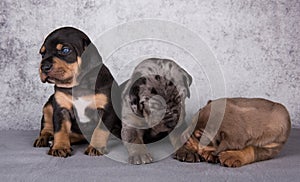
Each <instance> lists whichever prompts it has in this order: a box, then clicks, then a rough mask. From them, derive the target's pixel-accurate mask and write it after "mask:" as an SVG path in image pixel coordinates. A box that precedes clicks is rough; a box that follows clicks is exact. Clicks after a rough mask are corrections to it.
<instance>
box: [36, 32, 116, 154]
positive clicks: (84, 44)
mask: <svg viewBox="0 0 300 182" xmlns="http://www.w3.org/2000/svg"><path fill="white" fill-rule="evenodd" d="M40 54H41V55H42V61H41V64H40V70H39V71H40V78H41V81H42V82H43V83H45V82H48V83H51V84H54V85H55V86H54V90H55V93H54V94H53V95H52V96H51V97H50V99H49V100H48V102H47V103H46V104H45V106H44V109H43V117H42V123H41V132H40V136H39V137H38V138H37V139H36V141H35V142H34V147H47V146H48V143H49V141H51V140H52V139H53V144H52V146H51V148H50V150H49V152H48V154H49V155H52V156H58V157H68V156H70V155H71V144H72V143H74V142H81V141H84V140H85V137H83V135H82V132H83V131H81V130H80V129H82V128H85V129H84V131H85V132H86V131H88V132H87V133H84V134H87V135H91V136H89V137H91V139H90V140H91V142H90V145H89V146H88V148H87V149H86V151H85V154H87V155H102V154H104V153H106V152H107V151H106V143H107V140H108V137H109V134H110V132H112V133H113V134H114V135H115V136H117V137H119V138H120V133H121V121H120V120H119V118H118V117H117V115H116V114H115V111H114V108H113V106H112V102H111V94H112V93H111V89H112V87H113V85H116V84H115V82H114V78H113V76H112V75H111V74H110V72H109V70H108V69H107V67H106V66H105V65H104V64H103V63H102V59H101V56H100V55H99V53H98V51H97V49H96V47H95V46H94V45H93V44H92V43H91V41H90V39H89V38H88V36H87V35H86V34H84V33H83V32H82V31H80V30H78V29H75V28H72V27H63V28H60V29H57V30H55V31H53V32H52V33H50V34H49V35H48V36H47V38H46V39H45V41H44V43H43V45H42V47H41V49H40ZM103 124H104V125H105V126H106V127H104V125H103ZM89 131H90V132H89ZM87 135H86V136H87Z"/></svg>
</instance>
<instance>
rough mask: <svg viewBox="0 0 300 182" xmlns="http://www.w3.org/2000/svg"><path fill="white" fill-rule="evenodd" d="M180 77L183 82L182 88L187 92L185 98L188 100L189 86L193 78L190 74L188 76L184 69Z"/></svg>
mask: <svg viewBox="0 0 300 182" xmlns="http://www.w3.org/2000/svg"><path fill="white" fill-rule="evenodd" d="M182 73H183V74H182V75H183V81H184V86H185V88H186V91H187V97H188V98H190V96H191V94H190V86H191V84H192V81H193V78H192V76H191V75H190V74H188V73H187V72H186V71H185V70H184V69H182Z"/></svg>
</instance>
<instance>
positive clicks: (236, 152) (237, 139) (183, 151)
mask: <svg viewBox="0 0 300 182" xmlns="http://www.w3.org/2000/svg"><path fill="white" fill-rule="evenodd" d="M224 106H225V107H226V108H224ZM224 109H225V110H224ZM223 111H224V112H223ZM222 114H224V115H222ZM222 116H223V117H222ZM218 119H220V121H222V123H220V125H218V121H217V120H218ZM208 121H210V122H212V123H213V122H216V123H213V124H212V125H210V126H208V125H209V124H208ZM194 122H197V124H196V128H195V129H194V131H193V133H192V135H191V136H190V138H189V139H188V141H187V142H186V144H185V145H184V146H182V147H181V148H180V149H179V150H178V151H177V152H176V153H175V155H174V158H176V159H178V160H180V161H186V162H199V161H200V160H202V161H207V162H212V163H217V162H220V163H221V165H223V166H227V167H240V166H243V165H246V164H250V163H253V162H257V161H262V160H267V159H271V158H273V157H274V156H275V155H277V154H278V153H279V152H280V150H281V149H282V146H283V145H284V143H285V142H286V141H287V138H288V136H289V133H290V129H291V122H290V117H289V113H288V111H287V109H286V108H285V107H284V106H283V105H281V104H279V103H275V102H272V101H268V100H265V99H246V98H229V99H218V100H214V101H209V102H208V104H207V105H206V106H205V107H204V108H202V109H200V110H199V111H198V112H197V113H196V117H195V118H194ZM214 126H220V127H219V128H215V129H212V128H214ZM214 130H215V131H214ZM206 144H207V145H206Z"/></svg>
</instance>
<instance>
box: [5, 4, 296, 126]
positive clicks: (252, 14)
mask: <svg viewBox="0 0 300 182" xmlns="http://www.w3.org/2000/svg"><path fill="white" fill-rule="evenodd" d="M145 18H154V19H161V20H168V21H172V22H176V23H178V24H181V25H183V26H185V27H186V28H188V29H190V30H192V31H194V32H195V33H197V34H198V35H199V36H200V37H201V38H202V39H203V41H204V42H205V43H206V44H207V45H208V46H209V47H210V49H211V51H212V52H213V54H214V55H215V56H216V58H217V61H218V63H219V65H220V67H221V69H222V72H223V74H224V79H225V83H226V93H227V96H230V97H233V96H245V97H264V98H267V99H271V100H275V101H278V102H282V103H283V104H285V105H286V106H287V108H288V110H289V111H290V114H291V117H292V123H293V126H294V127H300V104H299V101H300V94H299V92H300V60H299V59H300V56H299V55H300V46H299V44H300V31H299V30H300V28H299V27H300V2H299V1H298V0H288V1H286V0H277V1H276V0H245V1H239V0H236V1H235V0H222V1H218V0H202V1H201V0H199V1H195V0H184V1H180V0H177V1H176V0H165V1H156V0H150V1H148V0H142V1H141V0H128V1H118V0H101V1H96V0H73V1H59V0H53V1H43V0H1V1H0V27H1V29H0V32H1V36H0V61H1V62H0V74H1V79H0V89H1V92H0V98H1V103H0V109H1V114H0V115H1V118H0V129H12V128H14V129H38V128H39V125H40V124H39V122H40V117H41V110H42V105H43V104H44V102H45V101H46V100H47V98H48V96H49V95H50V94H51V93H52V92H53V87H52V86H50V85H47V84H42V83H41V82H40V80H39V76H38V66H39V61H40V56H39V55H38V50H39V48H40V46H41V43H42V41H43V39H44V38H45V36H47V34H48V33H49V32H51V31H52V30H53V29H55V28H58V27H61V26H66V25H68V26H75V27H77V28H79V29H82V30H83V31H84V32H86V33H87V34H88V35H89V36H90V38H91V39H92V40H93V41H94V40H96V39H97V37H98V36H99V35H101V34H103V32H105V31H107V30H109V29H111V28H113V27H115V26H116V25H118V24H121V23H126V22H129V21H134V20H141V19H145ZM162 31H163V30H162ZM137 44H138V43H137ZM131 46H132V47H134V48H130V46H129V47H125V48H123V49H122V50H120V51H118V53H117V54H116V55H114V56H112V58H111V60H110V61H109V60H104V62H106V63H107V64H108V66H109V67H110V69H111V70H112V71H113V72H114V71H115V72H116V71H118V69H119V67H118V59H122V61H123V62H124V60H125V61H126V60H131V59H132V56H131V55H136V57H138V53H139V51H140V50H138V48H140V49H143V50H144V52H147V51H148V50H150V53H151V54H155V53H158V54H161V52H162V51H165V53H164V54H165V55H168V54H172V56H175V57H176V55H177V57H179V59H180V57H181V56H182V55H184V54H185V53H181V52H182V51H181V52H180V50H179V51H176V48H170V49H166V46H165V45H162V43H157V42H156V43H152V42H151V41H150V42H145V43H140V45H139V46H137V45H131ZM160 46H161V47H160ZM137 47H138V48H137ZM168 51H169V52H168ZM129 58H130V59H129ZM182 59H183V58H182ZM187 70H188V71H189V72H190V74H191V75H193V77H194V79H195V80H198V82H197V81H196V82H194V83H198V85H194V86H195V87H199V89H200V91H201V92H203V94H202V95H201V93H200V95H201V103H199V104H195V103H194V105H193V107H194V108H195V109H197V108H199V107H200V106H201V105H203V104H204V103H205V102H206V100H207V99H211V98H209V93H206V92H205V88H206V87H204V86H203V85H206V84H207V83H206V81H207V80H205V79H203V78H201V74H199V70H198V69H197V67H194V68H193V65H190V67H189V68H187ZM204 72H205V70H204ZM129 74H130V71H128V73H127V75H128V76H129ZM201 79H203V84H199V83H201Z"/></svg>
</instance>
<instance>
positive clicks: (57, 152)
mask: <svg viewBox="0 0 300 182" xmlns="http://www.w3.org/2000/svg"><path fill="white" fill-rule="evenodd" d="M71 153H72V149H71V148H67V149H53V148H51V149H50V150H49V152H48V155H52V156H54V157H65V158H66V157H69V156H71Z"/></svg>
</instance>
